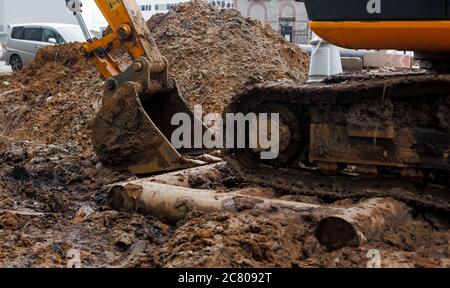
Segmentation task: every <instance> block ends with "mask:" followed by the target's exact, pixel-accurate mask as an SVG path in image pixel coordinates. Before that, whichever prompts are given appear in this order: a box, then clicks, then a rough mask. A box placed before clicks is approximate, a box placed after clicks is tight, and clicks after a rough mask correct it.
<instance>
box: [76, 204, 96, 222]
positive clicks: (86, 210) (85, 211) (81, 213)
mask: <svg viewBox="0 0 450 288" xmlns="http://www.w3.org/2000/svg"><path fill="white" fill-rule="evenodd" d="M94 213H95V210H94V209H92V207H91V206H88V205H84V206H83V207H81V208H80V210H78V212H77V214H76V215H75V218H74V219H73V222H74V223H75V224H80V223H83V222H84V221H86V219H87V218H89V216H91V215H92V214H94Z"/></svg>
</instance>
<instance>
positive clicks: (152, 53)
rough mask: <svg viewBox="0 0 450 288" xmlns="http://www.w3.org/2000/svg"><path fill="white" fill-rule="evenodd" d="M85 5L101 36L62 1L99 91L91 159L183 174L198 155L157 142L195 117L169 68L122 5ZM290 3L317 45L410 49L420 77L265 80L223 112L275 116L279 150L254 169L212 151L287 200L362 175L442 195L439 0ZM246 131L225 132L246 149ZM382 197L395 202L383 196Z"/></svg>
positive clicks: (444, 137) (449, 7) (241, 158)
mask: <svg viewBox="0 0 450 288" xmlns="http://www.w3.org/2000/svg"><path fill="white" fill-rule="evenodd" d="M95 2H96V4H97V5H98V7H99V8H100V10H101V12H102V13H103V15H104V16H105V18H106V20H107V21H108V23H109V28H110V29H108V33H106V34H105V35H104V36H103V38H101V39H92V38H90V36H89V32H88V30H87V28H86V25H85V24H84V21H83V19H82V17H81V2H80V1H79V0H66V4H67V7H68V8H69V10H70V11H72V12H73V13H74V14H75V16H76V17H77V19H78V21H79V23H80V26H81V27H82V29H83V31H84V33H85V35H86V39H87V42H86V43H84V44H83V45H82V48H81V53H82V55H83V56H84V57H85V58H86V59H87V60H88V61H90V62H91V63H93V65H95V66H96V67H97V69H98V71H99V72H100V74H101V75H102V77H103V78H104V79H105V83H106V84H105V92H104V98H103V105H102V108H101V110H100V111H99V112H98V114H97V115H96V117H95V119H94V121H93V125H92V131H93V132H92V139H93V144H94V147H95V151H96V153H97V155H98V157H99V158H100V160H101V161H102V162H103V163H105V164H107V165H109V166H112V167H115V168H117V169H126V170H129V171H131V172H132V173H135V174H151V173H157V172H164V171H172V170H177V169H183V168H187V167H191V166H192V165H195V163H193V162H192V161H190V160H188V159H189V158H188V157H185V156H186V155H190V154H192V153H194V154H195V153H196V152H198V149H197V150H196V149H184V150H177V149H175V148H174V147H173V146H172V145H171V143H170V142H169V140H168V139H171V134H172V133H173V131H174V128H175V127H174V126H172V125H171V118H172V116H173V115H174V114H175V113H179V112H183V113H187V114H188V115H191V116H192V121H193V122H198V121H200V120H199V119H197V118H196V117H195V115H194V114H193V113H192V111H190V110H189V108H188V106H187V105H186V103H185V101H184V100H183V98H182V96H181V94H180V91H179V89H178V87H177V84H176V82H175V81H174V80H173V79H172V78H171V77H170V76H169V74H168V66H169V63H168V62H167V60H166V59H165V58H164V57H163V56H162V55H161V54H160V52H159V51H158V48H157V47H156V44H155V42H154V39H153V38H152V35H151V32H150V31H149V28H148V27H147V25H146V23H145V21H144V19H143V17H142V15H141V12H140V10H139V7H138V6H137V4H136V3H135V1H134V0H95ZM299 2H304V3H305V7H306V9H307V12H308V15H309V18H310V20H311V22H310V27H311V29H312V30H313V31H314V32H315V33H316V34H317V35H319V36H320V37H321V38H323V39H324V40H326V41H327V42H329V43H332V44H335V45H337V46H341V47H345V48H350V49H396V50H404V51H415V56H416V58H417V59H420V61H421V63H423V67H425V68H427V69H428V70H427V71H426V72H419V73H418V72H414V73H412V72H397V73H384V74H383V73H379V74H368V73H361V74H355V75H353V74H352V75H346V74H343V75H338V76H334V77H330V78H327V79H325V80H323V81H322V82H320V83H314V84H295V83H290V82H269V83H260V84H254V85H250V86H247V87H244V88H243V89H242V90H241V91H239V92H238V93H237V94H236V96H235V97H234V99H233V101H232V103H231V104H230V105H229V106H228V108H227V109H226V113H243V114H244V115H245V114H247V113H255V114H260V113H268V115H272V114H273V113H276V114H278V115H279V125H280V126H279V127H280V128H279V132H280V137H279V138H280V139H281V140H282V141H281V143H280V154H279V156H278V157H277V158H276V159H272V160H262V157H260V156H261V155H260V154H261V153H262V152H264V151H262V150H261V149H250V148H227V149H224V154H225V155H226V160H227V162H228V164H229V166H230V167H231V168H232V170H233V171H235V172H237V173H238V174H239V175H240V176H241V177H242V178H243V179H245V180H247V181H249V182H253V183H256V184H262V185H266V186H270V187H273V188H275V189H278V190H289V192H290V193H299V194H301V193H304V192H305V191H304V190H305V189H304V186H305V183H307V182H308V181H309V180H310V179H314V178H317V177H322V176H318V175H319V174H320V175H323V176H324V177H327V178H325V179H335V178H332V177H339V176H336V175H345V177H347V176H348V175H351V176H354V175H358V176H361V175H362V176H363V177H364V178H366V177H367V178H369V179H372V180H371V181H372V183H378V182H379V183H380V184H379V185H382V184H381V182H382V180H376V181H374V180H373V179H379V178H373V177H395V178H402V179H403V178H407V179H410V180H412V181H414V183H419V184H417V185H416V186H417V187H423V185H424V183H425V184H427V183H432V185H434V186H439V187H444V188H443V190H444V194H445V195H446V196H449V193H448V192H449V191H448V190H449V188H448V187H449V186H448V185H449V172H450V161H449V152H450V145H449V142H450V141H449V140H450V137H449V135H450V134H449V133H450V130H449V129H450V116H449V113H448V112H449V108H450V74H448V70H449V68H450V57H449V56H450V42H449V43H447V42H448V41H445V40H444V39H445V37H446V36H447V35H449V34H450V1H447V0H397V1H387V0H327V1H318V0H304V1H299ZM114 50H115V51H119V52H120V51H122V52H123V51H124V50H125V51H126V52H128V55H129V56H131V60H132V61H131V62H132V63H131V64H130V65H129V67H128V68H126V69H124V70H122V69H121V68H120V65H119V63H118V61H117V60H115V59H114V58H113V57H112V56H111V55H112V53H113V51H114ZM195 125H202V124H201V123H200V124H199V123H193V125H192V126H195ZM257 126H258V125H257ZM202 127H204V126H202ZM205 129H206V128H205ZM250 129H251V128H249V129H246V130H247V131H244V133H243V134H242V131H237V132H238V133H239V132H241V135H244V136H243V137H244V138H245V140H246V143H248V142H250V139H249V138H250V135H254V134H252V131H250ZM235 147H237V146H235ZM246 147H247V146H246ZM330 177H331V178H330ZM389 179H390V178H389ZM325 181H327V180H325ZM330 181H334V180H330ZM345 181H350V185H349V186H352V185H353V186H354V185H356V184H354V183H355V182H352V181H353V180H345ZM380 187H381V186H380ZM313 190H314V189H313ZM319 190H320V189H317V191H319ZM379 190H380V189H379ZM381 190H382V189H381ZM370 191H372V190H371V189H365V190H364V191H363V193H362V194H361V195H360V197H369V196H379V195H377V194H375V195H372V194H370ZM347 192H348V191H347ZM347 192H345V191H339V189H337V192H335V191H333V193H331V192H330V193H328V194H327V195H325V196H328V197H331V198H339V197H348V196H352V193H350V194H348V193H347ZM317 193H319V192H317ZM346 193H347V194H346ZM384 193H387V195H386V194H384V195H382V196H392V197H394V198H400V199H401V200H405V199H406V198H405V199H404V198H402V197H404V196H401V195H400V194H401V193H399V195H396V194H395V193H394V192H391V190H389V191H388V190H385V192H384ZM402 195H403V194H402ZM430 197H431V198H430ZM443 199H444V198H436V199H435V198H433V197H432V196H430V195H424V193H423V191H421V189H420V188H418V189H417V195H413V196H411V195H409V196H407V199H406V200H408V201H407V202H413V203H415V204H417V205H419V206H420V205H422V206H436V207H439V209H441V210H444V211H446V212H450V201H448V200H443ZM447 199H448V198H447Z"/></svg>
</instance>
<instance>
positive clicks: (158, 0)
mask: <svg viewBox="0 0 450 288" xmlns="http://www.w3.org/2000/svg"><path fill="white" fill-rule="evenodd" d="M136 2H137V4H138V5H139V7H140V8H141V11H142V15H143V16H144V18H145V20H148V19H150V17H152V16H153V15H155V14H156V13H167V12H169V9H170V8H172V7H173V6H175V5H176V4H178V3H181V2H189V0H136Z"/></svg>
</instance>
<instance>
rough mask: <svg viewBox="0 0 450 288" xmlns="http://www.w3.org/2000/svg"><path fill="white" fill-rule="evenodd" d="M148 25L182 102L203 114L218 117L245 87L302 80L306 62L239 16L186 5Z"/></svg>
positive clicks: (205, 6)
mask: <svg viewBox="0 0 450 288" xmlns="http://www.w3.org/2000/svg"><path fill="white" fill-rule="evenodd" d="M148 25H149V27H150V30H151V31H152V33H153V36H154V38H155V41H156V43H157V45H158V47H159V48H160V50H161V53H162V54H163V55H164V56H165V57H166V58H167V59H168V60H169V63H170V71H171V74H172V76H173V77H174V78H175V79H176V80H177V81H178V84H179V86H180V89H181V91H182V93H183V96H184V97H185V98H186V100H187V101H188V103H189V104H190V105H195V104H202V105H203V108H204V110H205V112H222V111H223V109H224V107H226V105H227V104H228V103H229V100H230V98H231V97H232V95H233V93H234V92H235V91H236V90H237V89H239V88H240V87H241V86H242V85H244V84H246V83H257V82H261V81H263V80H278V79H281V78H288V79H291V80H293V81H304V80H305V79H306V77H307V71H308V67H309V59H308V56H307V55H306V54H305V53H304V52H302V50H301V49H299V48H298V47H296V46H295V45H293V44H291V43H288V42H287V41H286V40H285V39H283V38H282V37H281V36H280V35H279V34H278V33H277V32H275V31H273V30H272V29H271V28H270V26H269V25H266V26H264V25H263V24H261V23H260V22H259V21H256V20H252V19H250V18H244V17H242V16H241V14H240V13H239V12H238V11H234V10H222V11H219V10H217V9H215V8H214V7H212V6H210V5H208V4H207V3H206V2H205V1H193V2H186V3H182V4H179V5H177V6H176V7H175V8H174V9H173V10H171V11H170V12H169V13H167V14H157V15H155V16H153V17H152V18H151V19H150V20H149V21H148Z"/></svg>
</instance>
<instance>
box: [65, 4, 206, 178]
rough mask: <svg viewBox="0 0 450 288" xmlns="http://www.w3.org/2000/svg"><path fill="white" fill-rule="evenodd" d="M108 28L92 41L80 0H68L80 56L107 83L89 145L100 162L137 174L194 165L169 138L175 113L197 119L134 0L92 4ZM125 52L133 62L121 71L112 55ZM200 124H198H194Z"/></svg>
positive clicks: (186, 151) (188, 148) (172, 129)
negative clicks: (76, 27) (79, 39)
mask: <svg viewBox="0 0 450 288" xmlns="http://www.w3.org/2000/svg"><path fill="white" fill-rule="evenodd" d="M95 3H96V4H97V6H98V7H99V8H100V11H101V12H102V14H103V15H104V17H105V19H106V20H107V22H108V24H109V29H107V33H105V35H104V36H103V37H102V38H101V39H92V38H91V37H90V35H89V34H90V33H89V31H88V29H87V27H86V25H85V23H84V21H83V18H82V16H81V12H82V11H81V7H82V4H81V1H80V0H66V6H67V8H68V9H69V10H70V11H71V12H73V13H74V15H75V16H76V17H77V20H78V22H79V24H80V27H81V28H82V30H83V32H84V34H85V36H86V39H87V42H86V43H83V44H82V47H81V54H82V55H83V56H84V57H85V58H86V59H87V60H88V61H89V62H90V63H93V65H95V67H96V68H97V70H98V71H99V73H100V74H101V75H102V77H103V78H104V80H106V85H105V86H106V87H105V92H104V98H103V103H102V108H101V109H100V111H99V112H98V113H97V115H96V117H95V119H94V121H93V124H92V141H93V144H94V148H95V151H96V153H97V156H98V157H99V159H100V160H101V161H102V162H103V163H104V164H106V165H108V166H111V167H114V168H117V169H121V170H123V169H126V170H129V171H130V172H132V173H135V174H149V173H157V172H165V171H172V170H177V169H181V168H187V167H192V165H195V163H193V162H192V161H189V160H187V159H186V158H185V157H183V156H182V153H192V152H195V150H193V149H190V148H191V147H185V149H183V150H176V149H175V148H174V147H173V146H172V145H171V143H170V142H169V140H168V139H171V135H172V133H173V131H174V130H175V129H176V127H173V126H172V125H171V120H172V117H173V116H174V115H175V114H176V113H185V114H187V115H189V116H190V117H191V118H190V119H192V121H193V123H192V127H194V125H196V124H197V123H194V122H195V121H200V120H198V119H197V118H196V117H195V116H194V114H193V113H192V111H191V110H190V109H189V108H188V106H187V104H186V103H185V101H184V100H183V98H182V97H181V95H180V92H179V89H178V87H177V84H176V82H175V81H174V80H173V79H171V78H170V77H169V75H168V63H167V60H166V59H165V58H164V57H163V56H162V55H161V53H160V52H159V50H158V48H157V46H156V44H155V41H154V39H153V37H152V35H151V32H150V30H149V28H148V26H147V24H146V22H145V20H144V18H143V16H142V14H141V12H140V10H139V7H138V5H137V4H136V2H135V1H134V0H95ZM113 50H117V51H123V50H126V52H127V53H128V54H129V56H130V57H131V59H132V63H131V64H130V65H129V66H128V68H127V69H125V70H123V71H122V70H121V68H120V65H119V63H118V61H117V60H116V59H114V58H113V57H112V56H111V55H112V51H113ZM197 125H198V124H197Z"/></svg>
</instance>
